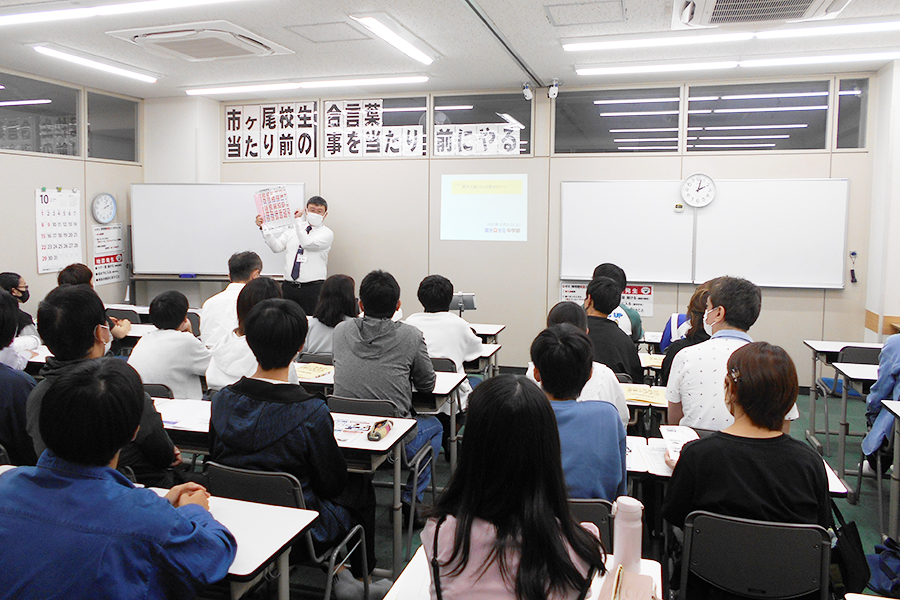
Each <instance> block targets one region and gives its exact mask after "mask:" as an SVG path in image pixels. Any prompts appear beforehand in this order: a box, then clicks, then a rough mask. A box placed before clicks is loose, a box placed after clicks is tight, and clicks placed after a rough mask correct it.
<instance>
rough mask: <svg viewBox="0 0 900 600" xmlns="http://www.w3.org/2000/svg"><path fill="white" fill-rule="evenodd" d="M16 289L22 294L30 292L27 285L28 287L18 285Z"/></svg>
mask: <svg viewBox="0 0 900 600" xmlns="http://www.w3.org/2000/svg"><path fill="white" fill-rule="evenodd" d="M15 289H17V290H19V291H20V292H27V291H28V286H27V285H26V286H24V287H23V286H21V285H17V286H16V288H15Z"/></svg>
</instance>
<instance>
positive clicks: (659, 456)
mask: <svg viewBox="0 0 900 600" xmlns="http://www.w3.org/2000/svg"><path fill="white" fill-rule="evenodd" d="M640 451H641V454H643V456H644V462H645V463H646V464H647V472H648V473H652V474H653V475H659V476H661V477H671V476H672V469H670V468H669V465H667V464H666V440H664V439H662V438H649V439H648V440H647V445H646V446H643V447H640Z"/></svg>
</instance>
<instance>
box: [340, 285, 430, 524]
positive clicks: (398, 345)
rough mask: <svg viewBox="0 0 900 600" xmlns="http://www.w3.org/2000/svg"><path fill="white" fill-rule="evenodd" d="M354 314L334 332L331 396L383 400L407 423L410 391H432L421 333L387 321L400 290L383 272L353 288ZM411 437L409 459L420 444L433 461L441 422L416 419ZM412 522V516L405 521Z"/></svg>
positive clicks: (419, 490) (422, 482) (406, 501)
mask: <svg viewBox="0 0 900 600" xmlns="http://www.w3.org/2000/svg"><path fill="white" fill-rule="evenodd" d="M359 308H360V309H361V310H362V311H363V312H364V313H365V315H364V316H360V317H357V318H356V319H353V320H352V321H345V322H344V323H339V324H338V326H337V327H335V329H334V395H335V396H343V397H346V398H363V399H371V400H387V401H390V402H393V403H394V404H396V405H397V406H398V407H399V409H400V416H401V417H405V418H411V417H412V415H413V411H412V387H413V386H415V388H416V390H417V391H420V392H426V393H427V392H430V391H431V390H433V389H434V380H435V376H434V367H432V365H431V359H430V358H429V357H428V350H427V348H426V347H425V340H424V338H423V337H422V333H421V332H420V331H419V330H418V329H416V328H415V327H413V326H412V325H407V324H406V323H399V322H396V321H392V320H391V317H392V316H393V314H394V313H395V312H396V311H397V310H398V309H399V308H400V285H399V284H398V283H397V280H396V279H394V276H393V275H391V274H390V273H387V272H385V271H372V272H371V273H369V274H368V275H366V277H365V278H364V279H363V280H362V283H361V284H360V286H359ZM415 419H416V422H417V433H416V436H415V437H414V438H413V439H412V440H411V441H407V442H406V444H405V445H404V447H405V449H406V455H407V457H409V458H412V457H413V456H414V455H415V454H416V452H418V451H419V449H420V448H422V446H424V445H425V444H429V443H430V444H431V445H432V447H433V448H434V454H435V456H437V454H438V452H440V449H441V446H440V444H441V433H442V431H443V427H441V422H440V421H438V420H437V419H436V418H435V417H433V416H429V415H416V416H415ZM431 470H432V469H431V467H429V468H427V469H425V470H424V471H423V472H422V474H421V476H420V477H419V481H418V483H417V486H416V498H417V502H421V501H422V499H423V494H424V492H425V488H426V487H428V482H429V481H431ZM411 487H412V486H411V482H408V483H407V485H406V487H404V488H403V495H402V498H401V500H402V502H403V505H404V509H403V510H404V513H405V514H407V515H409V513H410V503H411V500H412V489H411ZM410 517H411V518H413V519H414V521H413V522H414V523H415V522H416V519H415V515H410Z"/></svg>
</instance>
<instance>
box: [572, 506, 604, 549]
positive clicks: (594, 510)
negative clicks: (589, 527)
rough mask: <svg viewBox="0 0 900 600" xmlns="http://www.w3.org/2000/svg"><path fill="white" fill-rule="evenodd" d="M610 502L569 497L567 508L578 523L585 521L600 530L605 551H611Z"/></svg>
mask: <svg viewBox="0 0 900 600" xmlns="http://www.w3.org/2000/svg"><path fill="white" fill-rule="evenodd" d="M612 508H613V505H612V502H610V501H609V500H600V499H592V498H569V510H571V511H572V516H573V517H575V520H576V521H578V522H579V523H583V522H585V521H587V522H588V523H593V524H594V525H596V526H597V529H599V530H600V541H601V542H603V547H604V548H605V549H606V551H607V552H609V553H613V552H614V550H613V543H614V540H613V522H614V521H615V515H613V512H612Z"/></svg>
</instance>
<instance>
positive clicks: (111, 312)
mask: <svg viewBox="0 0 900 600" xmlns="http://www.w3.org/2000/svg"><path fill="white" fill-rule="evenodd" d="M106 316H107V317H113V318H114V319H119V320H121V319H128V320H129V321H131V322H132V323H140V322H141V316H140V315H139V314H137V311H135V310H129V309H127V308H107V309H106Z"/></svg>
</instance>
